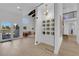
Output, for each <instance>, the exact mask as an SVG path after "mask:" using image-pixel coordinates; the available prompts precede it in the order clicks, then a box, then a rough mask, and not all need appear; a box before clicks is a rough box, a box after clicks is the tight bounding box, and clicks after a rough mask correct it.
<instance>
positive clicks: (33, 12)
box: [28, 9, 35, 17]
mask: <svg viewBox="0 0 79 59" xmlns="http://www.w3.org/2000/svg"><path fill="white" fill-rule="evenodd" d="M28 16H32V17H35V9H34V10H32V11H31V12H30V13H29V14H28Z"/></svg>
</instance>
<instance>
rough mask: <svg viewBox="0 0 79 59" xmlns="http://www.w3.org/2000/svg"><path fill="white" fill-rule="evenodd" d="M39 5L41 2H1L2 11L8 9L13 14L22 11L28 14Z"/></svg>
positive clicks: (0, 10) (0, 9)
mask: <svg viewBox="0 0 79 59" xmlns="http://www.w3.org/2000/svg"><path fill="white" fill-rule="evenodd" d="M38 5H40V3H0V12H2V11H6V12H8V13H11V14H20V13H22V14H23V15H27V14H28V13H29V12H30V11H32V10H33V9H34V8H35V7H37V6H38ZM17 7H20V8H17Z"/></svg>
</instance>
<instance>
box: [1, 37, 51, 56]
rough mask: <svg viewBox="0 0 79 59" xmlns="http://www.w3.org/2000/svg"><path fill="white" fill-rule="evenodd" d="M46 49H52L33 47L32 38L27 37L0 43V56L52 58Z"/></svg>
mask: <svg viewBox="0 0 79 59" xmlns="http://www.w3.org/2000/svg"><path fill="white" fill-rule="evenodd" d="M47 49H53V48H52V47H50V46H47V45H45V44H40V45H38V46H35V45H34V37H32V38H31V37H28V38H23V39H18V40H13V41H9V42H5V43H0V56H52V55H53V53H52V52H51V51H49V50H47Z"/></svg>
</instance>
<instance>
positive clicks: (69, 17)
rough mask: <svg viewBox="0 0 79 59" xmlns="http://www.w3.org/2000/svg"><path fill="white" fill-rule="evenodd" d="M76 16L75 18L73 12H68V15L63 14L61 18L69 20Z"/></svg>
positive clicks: (74, 12) (75, 13)
mask: <svg viewBox="0 0 79 59" xmlns="http://www.w3.org/2000/svg"><path fill="white" fill-rule="evenodd" d="M76 16H77V12H76V11H73V12H69V13H64V15H63V18H64V19H71V18H76Z"/></svg>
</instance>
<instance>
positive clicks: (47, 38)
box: [35, 4, 54, 46]
mask: <svg viewBox="0 0 79 59" xmlns="http://www.w3.org/2000/svg"><path fill="white" fill-rule="evenodd" d="M45 10H46V9H45V4H43V5H41V6H40V7H38V8H37V12H36V17H38V19H36V25H35V26H36V29H35V32H36V35H35V42H36V41H38V42H39V43H40V42H42V43H46V44H49V45H52V46H53V45H54V37H53V36H51V35H43V34H42V21H43V20H47V19H46V17H45V16H44V11H45ZM48 13H49V14H48V15H49V16H48V18H50V17H52V18H54V4H48Z"/></svg>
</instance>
